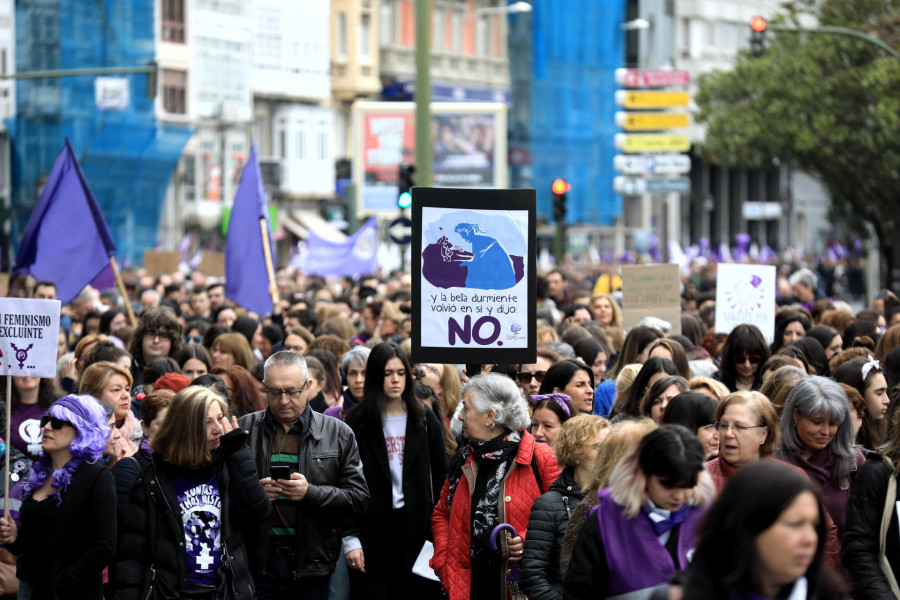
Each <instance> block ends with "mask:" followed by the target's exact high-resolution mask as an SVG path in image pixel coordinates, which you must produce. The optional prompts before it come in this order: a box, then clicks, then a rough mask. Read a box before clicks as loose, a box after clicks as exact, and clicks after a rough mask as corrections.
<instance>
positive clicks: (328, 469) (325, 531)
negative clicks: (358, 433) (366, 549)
mask: <svg viewBox="0 0 900 600" xmlns="http://www.w3.org/2000/svg"><path fill="white" fill-rule="evenodd" d="M306 410H309V411H310V412H311V413H312V414H311V415H310V420H309V429H308V430H307V431H306V432H305V433H304V435H303V438H302V439H301V440H300V453H299V456H298V464H297V471H298V472H299V473H302V474H303V475H304V476H305V477H306V479H307V481H308V482H309V490H308V491H307V492H306V496H305V497H304V498H303V500H301V501H300V502H299V506H300V510H299V511H297V525H296V529H297V554H296V556H295V559H296V563H295V568H294V577H317V576H321V575H330V574H331V573H332V572H333V571H334V565H335V562H336V561H337V558H338V555H339V554H340V551H341V538H342V537H343V536H344V535H346V533H347V532H350V531H353V530H354V525H353V523H354V522H355V521H356V519H357V518H358V517H359V516H360V515H362V514H363V513H364V512H365V510H366V507H367V506H368V504H369V489H368V488H367V487H366V480H365V478H364V477H363V470H362V462H361V461H360V458H359V449H358V448H357V446H356V437H355V436H354V435H353V432H352V431H351V430H350V428H349V427H348V426H347V425H345V424H344V422H343V421H340V420H338V419H335V418H333V417H326V416H325V415H322V414H319V413H317V412H315V411H313V410H312V409H310V408H309V407H307V409H306ZM238 423H239V426H240V428H241V429H242V430H245V431H249V432H250V439H249V442H248V443H249V446H250V450H252V452H253V457H254V460H255V461H256V470H257V471H258V472H259V476H260V477H261V478H263V477H268V476H269V460H270V457H271V454H272V441H273V437H274V431H275V427H281V424H279V423H278V422H277V421H275V419H274V417H273V416H272V413H271V412H270V411H269V409H266V410H263V411H259V412H255V413H250V414H249V415H244V416H243V417H241V418H240V419H239V420H238ZM246 544H247V553H248V554H249V556H250V569H251V571H252V572H253V573H254V574H256V575H259V574H263V573H265V568H266V557H267V552H268V545H269V524H268V522H264V523H261V524H260V525H259V526H258V527H256V528H255V529H254V530H253V531H250V530H248V531H247V537H246Z"/></svg>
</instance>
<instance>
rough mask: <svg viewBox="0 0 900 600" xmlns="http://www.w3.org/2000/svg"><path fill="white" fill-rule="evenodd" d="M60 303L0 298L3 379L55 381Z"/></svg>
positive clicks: (0, 354)
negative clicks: (17, 378)
mask: <svg viewBox="0 0 900 600" xmlns="http://www.w3.org/2000/svg"><path fill="white" fill-rule="evenodd" d="M59 309H60V302H59V300H25V299H23V298H0V375H21V376H24V377H49V378H52V377H56V348H57V344H58V343H59Z"/></svg>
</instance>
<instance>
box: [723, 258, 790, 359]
mask: <svg viewBox="0 0 900 600" xmlns="http://www.w3.org/2000/svg"><path fill="white" fill-rule="evenodd" d="M775 311H776V306H775V267H774V266H771V265H733V264H726V263H722V264H720V265H719V268H718V277H717V279H716V331H717V332H720V333H728V332H730V331H731V330H732V329H734V328H735V327H736V326H737V325H740V324H741V323H749V324H751V325H756V326H757V327H759V330H760V331H762V334H763V337H764V338H766V343H767V344H771V343H772V340H773V339H774V338H775Z"/></svg>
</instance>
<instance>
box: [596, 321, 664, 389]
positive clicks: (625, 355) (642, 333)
mask: <svg viewBox="0 0 900 600" xmlns="http://www.w3.org/2000/svg"><path fill="white" fill-rule="evenodd" d="M661 337H663V334H662V333H660V332H659V331H658V330H656V329H653V328H652V327H644V326H643V325H642V326H639V327H634V328H632V329H631V331H629V332H628V335H626V336H625V343H624V344H623V345H622V351H621V352H619V357H618V359H617V360H616V364H614V365H613V366H612V368H611V369H609V370H608V371H607V372H606V373H605V379H615V378H616V377H618V376H619V373H621V372H622V367H624V366H625V365H630V364H632V363H635V362H637V360H636V359H637V356H638V355H639V354H640V353H641V352H642V351H643V350H644V348H646V347H647V345H648V344H650V343H651V342H655V341H656V340H658V339H660V338H661Z"/></svg>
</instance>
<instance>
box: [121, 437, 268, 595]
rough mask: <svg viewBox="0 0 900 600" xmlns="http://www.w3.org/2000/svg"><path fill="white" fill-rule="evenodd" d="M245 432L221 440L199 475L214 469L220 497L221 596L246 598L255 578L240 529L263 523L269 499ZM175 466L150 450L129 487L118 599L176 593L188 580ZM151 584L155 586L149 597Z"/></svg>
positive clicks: (250, 592)
mask: <svg viewBox="0 0 900 600" xmlns="http://www.w3.org/2000/svg"><path fill="white" fill-rule="evenodd" d="M246 438H247V434H246V433H244V432H243V431H241V430H240V429H237V430H235V431H232V432H230V433H228V434H226V435H224V436H222V438H221V450H217V451H215V452H214V453H213V460H212V462H211V463H210V465H209V467H208V474H207V472H204V473H202V474H200V473H199V472H198V474H197V475H198V477H199V476H202V477H208V476H211V475H212V472H213V471H215V473H216V477H217V482H218V486H219V496H220V499H221V517H220V518H221V536H222V551H223V556H222V570H221V571H220V572H221V573H223V574H224V575H225V583H224V590H225V594H224V596H220V597H224V598H227V599H231V600H244V599H246V600H250V599H251V598H253V597H254V589H253V580H252V578H251V577H250V568H249V564H248V560H247V552H246V551H245V549H244V543H243V532H242V527H245V526H248V525H249V526H252V525H253V524H255V523H257V522H259V521H265V520H266V519H267V518H268V516H269V513H270V512H271V511H272V503H271V502H269V499H268V497H266V492H265V490H264V489H263V487H262V484H261V483H260V482H259V476H258V475H257V474H256V465H255V464H254V462H253V455H252V454H251V453H250V449H249V448H248V447H247V445H246ZM175 468H176V467H173V466H172V465H170V464H168V463H166V462H165V461H164V460H162V457H161V456H160V455H159V454H153V458H152V462H151V463H150V464H149V465H148V466H147V467H146V468H145V469H144V471H143V472H142V473H141V476H140V478H139V479H138V480H137V481H136V482H135V484H134V488H133V489H132V491H131V507H130V512H129V515H128V518H127V519H123V522H122V531H121V532H120V534H119V549H118V554H117V557H116V560H117V563H116V599H117V600H129V599H135V600H137V599H138V598H147V597H166V598H169V597H173V598H174V597H178V596H177V594H178V591H179V590H180V589H181V588H182V586H184V585H185V584H186V583H187V559H186V557H187V554H186V550H185V546H184V543H185V541H184V537H185V536H184V525H183V524H182V520H181V511H180V510H179V508H178V499H177V496H176V493H175V487H174V484H173V483H172V472H173V470H174V469H175ZM151 586H152V587H153V588H154V590H153V594H160V595H159V596H156V595H152V594H151V592H150V589H151Z"/></svg>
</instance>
